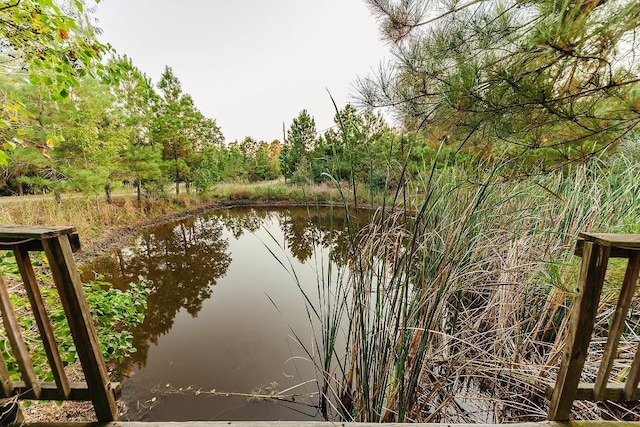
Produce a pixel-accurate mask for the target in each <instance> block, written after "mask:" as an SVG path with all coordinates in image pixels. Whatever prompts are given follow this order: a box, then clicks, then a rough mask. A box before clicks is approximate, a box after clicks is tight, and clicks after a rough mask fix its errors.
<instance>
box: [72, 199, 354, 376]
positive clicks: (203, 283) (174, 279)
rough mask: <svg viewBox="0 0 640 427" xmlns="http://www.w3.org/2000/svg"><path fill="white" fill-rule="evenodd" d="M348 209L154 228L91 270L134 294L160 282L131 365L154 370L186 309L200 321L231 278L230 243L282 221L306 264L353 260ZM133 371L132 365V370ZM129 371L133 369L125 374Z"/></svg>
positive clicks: (238, 212)
mask: <svg viewBox="0 0 640 427" xmlns="http://www.w3.org/2000/svg"><path fill="white" fill-rule="evenodd" d="M344 215H345V212H344V210H343V209H338V208H336V209H335V211H332V210H330V209H326V208H323V209H313V208H312V209H307V208H288V209H279V210H273V209H270V208H233V209H224V210H218V211H213V212H210V213H208V214H205V215H201V216H197V217H192V218H188V219H185V220H182V221H179V222H175V223H170V224H165V225H161V226H158V227H154V228H153V229H151V230H147V231H143V232H141V234H140V235H139V236H138V237H137V238H135V240H134V241H133V242H132V243H131V244H130V245H129V246H126V247H124V248H122V249H119V250H116V251H115V252H114V253H112V254H111V255H110V256H107V257H104V258H102V259H100V260H97V261H96V262H94V263H92V264H91V265H89V266H88V267H87V268H85V270H86V271H91V272H93V271H95V272H99V273H101V274H104V276H105V279H106V280H107V281H110V282H111V283H113V284H114V286H116V287H120V288H123V287H126V286H127V284H128V283H130V282H132V281H136V280H137V278H138V276H144V277H147V278H149V279H151V280H153V292H152V293H151V295H150V296H149V299H148V308H147V311H146V317H145V321H144V324H143V325H141V326H140V327H139V328H137V330H135V331H134V345H135V346H136V348H137V349H138V351H137V352H136V353H135V354H134V355H133V359H132V360H130V361H128V363H127V364H129V363H135V364H136V365H137V366H138V367H139V368H140V367H144V366H146V361H147V355H148V351H149V346H150V345H151V344H157V342H158V338H159V337H160V336H162V335H164V334H166V333H168V332H169V331H170V330H171V328H172V326H173V324H174V319H175V317H176V315H177V313H178V312H179V311H180V310H181V309H185V310H186V311H187V312H188V313H189V314H190V315H191V316H192V317H197V315H198V313H199V312H200V310H201V309H202V306H203V302H204V301H205V300H207V299H208V298H210V297H211V294H212V291H213V286H214V285H215V284H216V283H217V281H218V280H219V279H220V278H222V277H224V276H225V275H226V274H227V271H228V269H229V265H230V263H231V260H232V256H231V254H230V253H229V240H228V239H229V237H225V231H226V232H227V234H226V235H227V236H229V235H231V236H233V238H234V239H236V240H237V239H239V238H240V237H241V236H242V235H243V234H244V233H247V232H255V231H257V230H258V229H260V228H261V227H262V226H263V224H264V223H265V221H273V220H277V222H278V223H279V224H280V227H281V228H282V231H283V234H284V239H285V241H284V242H278V243H279V244H283V245H284V246H285V247H286V248H288V249H289V250H290V251H291V253H292V254H293V256H294V257H295V258H296V259H297V260H298V261H300V262H301V263H304V262H305V261H307V260H309V259H310V258H311V257H312V256H313V254H314V250H315V248H316V247H317V246H322V247H324V248H330V251H329V252H328V253H329V254H330V255H329V256H330V257H331V261H333V262H337V263H339V264H343V262H344V260H345V251H344V250H345V247H346V245H345V241H346V236H345V233H346V231H345V226H344V223H345V221H344ZM129 366H131V365H129ZM124 369H126V367H125V368H124Z"/></svg>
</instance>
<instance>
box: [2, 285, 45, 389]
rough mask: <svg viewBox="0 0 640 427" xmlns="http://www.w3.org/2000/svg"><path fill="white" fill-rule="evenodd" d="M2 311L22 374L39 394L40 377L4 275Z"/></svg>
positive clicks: (6, 329)
mask: <svg viewBox="0 0 640 427" xmlns="http://www.w3.org/2000/svg"><path fill="white" fill-rule="evenodd" d="M0 311H1V312H2V320H3V322H4V328H5V331H6V333H7V337H8V338H9V342H10V343H11V349H12V350H13V355H14V357H15V358H16V362H17V363H18V367H19V368H20V374H21V375H22V378H23V379H24V381H25V382H26V383H27V385H28V386H29V387H30V388H32V389H33V392H34V394H35V395H36V396H38V395H39V393H40V386H39V384H38V383H39V381H38V377H37V376H36V373H35V371H34V370H33V363H32V362H31V358H30V357H29V350H28V349H27V345H26V344H25V342H24V338H23V337H22V331H21V330H20V325H19V324H18V319H17V318H16V313H15V312H14V311H13V306H12V305H11V300H10V299H9V291H8V290H7V286H6V285H5V283H4V279H3V278H2V275H0Z"/></svg>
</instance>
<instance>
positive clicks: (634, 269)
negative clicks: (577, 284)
mask: <svg viewBox="0 0 640 427" xmlns="http://www.w3.org/2000/svg"><path fill="white" fill-rule="evenodd" d="M639 270H640V251H635V255H634V256H633V258H630V259H629V263H628V265H627V270H626V272H625V275H624V279H623V281H622V288H621V289H620V295H619V297H618V303H617V304H616V311H615V314H614V316H613V323H612V324H611V329H610V330H609V336H608V337H607V344H606V345H605V347H604V352H603V354H602V360H601V361H600V369H598V376H597V377H596V382H595V386H594V398H595V400H598V401H602V400H605V393H604V392H605V389H606V387H607V383H608V382H609V376H610V374H611V368H612V367H613V362H614V360H615V357H616V353H617V351H618V343H619V341H620V336H621V335H622V332H623V331H624V328H625V324H624V322H625V320H626V318H627V312H628V311H629V306H630V305H631V300H632V299H633V294H634V293H635V289H636V283H637V282H638V272H639ZM636 386H637V384H636ZM634 388H635V387H634ZM607 400H611V399H607Z"/></svg>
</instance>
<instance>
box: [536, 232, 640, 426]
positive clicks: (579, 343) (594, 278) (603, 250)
mask: <svg viewBox="0 0 640 427" xmlns="http://www.w3.org/2000/svg"><path fill="white" fill-rule="evenodd" d="M576 255H579V256H582V267H581V269H580V278H579V280H578V288H577V290H576V291H577V294H576V297H575V299H574V301H573V304H572V307H571V311H570V314H569V316H570V318H569V322H570V323H569V332H568V336H567V340H566V342H565V347H564V350H563V354H562V362H561V365H560V371H559V373H558V378H557V380H556V384H555V386H554V387H552V388H550V390H549V391H550V392H551V393H550V394H551V403H550V408H549V414H548V417H547V418H548V419H549V420H557V421H565V420H568V419H569V413H570V411H571V406H572V404H573V401H574V400H592V401H603V400H613V401H631V400H639V399H640V389H639V388H638V380H640V346H638V347H637V349H636V353H635V357H634V359H633V362H632V363H631V366H630V369H629V373H628V374H627V376H626V380H625V381H624V382H612V381H611V378H610V376H611V369H612V367H613V364H614V360H615V357H616V354H617V350H618V344H619V341H620V336H621V335H622V333H623V331H624V328H625V319H626V318H627V313H628V311H629V306H630V305H631V301H632V299H633V296H634V294H635V288H636V285H637V283H638V272H639V270H640V235H637V234H635V235H631V234H596V233H581V234H580V235H579V240H578V244H577V245H576ZM609 258H626V259H627V260H628V263H627V268H626V272H625V276H624V279H623V281H622V287H621V288H620V296H619V297H618V301H617V304H616V310H615V314H614V316H613V319H612V322H611V327H610V330H609V336H608V337H607V342H606V344H605V347H604V353H603V356H602V359H601V361H600V366H599V369H598V374H597V377H596V380H595V382H594V383H580V377H581V374H582V370H583V368H584V363H585V360H586V357H587V351H588V347H589V343H590V342H591V336H592V334H593V329H594V325H595V320H596V314H597V309H598V304H599V302H600V294H601V293H602V287H603V284H604V281H605V276H606V273H607V265H608V262H609Z"/></svg>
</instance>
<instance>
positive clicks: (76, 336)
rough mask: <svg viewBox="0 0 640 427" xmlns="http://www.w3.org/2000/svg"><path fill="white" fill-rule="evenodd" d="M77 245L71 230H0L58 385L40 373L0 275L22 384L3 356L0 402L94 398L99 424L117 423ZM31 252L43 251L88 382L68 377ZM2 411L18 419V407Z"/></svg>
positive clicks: (112, 386) (0, 296)
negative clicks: (77, 261)
mask: <svg viewBox="0 0 640 427" xmlns="http://www.w3.org/2000/svg"><path fill="white" fill-rule="evenodd" d="M79 247H80V241H79V239H78V235H77V234H76V233H75V229H74V228H73V227H22V226H0V249H2V250H11V251H13V254H14V255H15V258H16V261H17V264H18V268H19V270H20V275H21V276H22V281H23V283H24V287H25V291H26V294H27V296H28V299H29V302H30V305H31V310H32V312H33V316H34V317H35V320H36V323H37V326H38V329H39V332H40V336H41V338H42V345H43V347H44V350H45V352H46V355H47V360H48V362H49V366H50V368H51V373H52V375H53V378H54V381H55V382H44V381H42V380H41V379H40V378H38V376H37V375H36V373H35V369H34V366H33V363H32V360H31V357H30V354H29V353H30V352H29V349H28V347H27V345H26V343H25V340H24V337H23V334H22V330H21V328H20V325H19V323H18V319H17V315H16V311H15V309H14V307H13V306H12V304H11V300H10V298H9V291H8V289H7V286H6V284H5V282H4V280H3V278H2V276H1V275H0V310H1V311H2V320H3V322H4V329H5V332H6V335H7V338H8V340H9V342H10V345H11V350H12V352H13V356H14V358H15V362H16V364H17V366H18V367H19V370H20V374H21V377H22V381H14V380H12V379H11V377H10V375H9V372H8V369H7V365H6V362H5V360H4V359H3V358H0V382H1V384H0V399H2V398H4V399H11V398H13V399H14V400H20V399H33V400H90V401H92V402H93V406H94V408H95V412H96V416H97V419H98V421H115V420H117V419H118V412H117V408H116V403H115V399H116V394H117V393H118V392H119V385H118V384H117V383H111V382H110V381H109V377H108V375H107V369H106V366H105V363H104V360H103V357H102V353H101V351H100V345H99V342H98V338H97V335H96V332H95V328H94V325H93V321H92V319H91V313H90V312H89V308H88V306H87V302H86V298H85V295H84V292H83V289H82V284H81V282H80V277H79V276H78V271H77V268H76V264H75V261H74V258H73V253H72V252H73V250H74V249H78V248H79ZM32 251H44V252H45V254H46V257H47V260H48V263H49V267H50V269H51V275H52V276H53V281H54V283H55V286H56V289H57V291H58V293H59V295H60V300H61V302H62V305H63V307H64V312H65V315H66V318H67V321H68V323H69V329H70V331H71V335H72V337H73V341H74V344H75V347H76V351H77V354H78V359H79V360H80V364H81V366H82V371H83V373H84V378H85V381H86V383H75V384H74V383H71V382H70V381H69V379H68V377H67V374H66V372H65V369H64V364H63V362H62V359H61V357H60V353H59V350H58V346H57V343H56V337H55V336H54V334H53V328H52V327H51V323H50V321H49V317H48V315H47V309H46V306H45V303H44V301H43V299H42V295H41V293H40V288H39V286H38V282H37V280H36V275H35V272H34V270H33V265H32V263H31V259H30V257H29V252H32ZM18 412H19V410H18ZM0 413H5V414H11V416H12V417H15V415H16V410H15V405H14V409H13V410H12V411H11V410H8V409H7V407H5V408H4V410H3V408H2V407H0Z"/></svg>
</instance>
